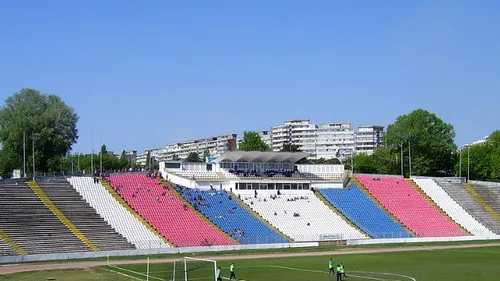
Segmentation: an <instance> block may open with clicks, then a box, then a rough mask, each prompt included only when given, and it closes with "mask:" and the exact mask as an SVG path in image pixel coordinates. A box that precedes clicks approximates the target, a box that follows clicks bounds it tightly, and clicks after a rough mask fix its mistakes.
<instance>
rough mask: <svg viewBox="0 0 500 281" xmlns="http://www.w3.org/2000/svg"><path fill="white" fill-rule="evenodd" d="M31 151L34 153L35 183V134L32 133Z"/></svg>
mask: <svg viewBox="0 0 500 281" xmlns="http://www.w3.org/2000/svg"><path fill="white" fill-rule="evenodd" d="M31 149H32V153H33V181H35V174H36V172H35V132H32V133H31Z"/></svg>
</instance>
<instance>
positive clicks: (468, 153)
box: [467, 145, 470, 182]
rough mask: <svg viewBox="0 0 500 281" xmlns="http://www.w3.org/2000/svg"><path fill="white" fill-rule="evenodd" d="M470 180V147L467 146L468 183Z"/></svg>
mask: <svg viewBox="0 0 500 281" xmlns="http://www.w3.org/2000/svg"><path fill="white" fill-rule="evenodd" d="M469 180H470V145H469V146H467V182H469Z"/></svg>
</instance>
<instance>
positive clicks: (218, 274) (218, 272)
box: [215, 266, 222, 281]
mask: <svg viewBox="0 0 500 281" xmlns="http://www.w3.org/2000/svg"><path fill="white" fill-rule="evenodd" d="M215 276H216V277H217V281H222V277H221V276H220V266H219V268H217V271H216V272H215Z"/></svg>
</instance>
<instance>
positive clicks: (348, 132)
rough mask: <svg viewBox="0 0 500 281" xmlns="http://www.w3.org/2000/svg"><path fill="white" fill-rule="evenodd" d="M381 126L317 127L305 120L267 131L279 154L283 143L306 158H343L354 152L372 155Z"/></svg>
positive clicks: (378, 140) (378, 141) (293, 121)
mask: <svg viewBox="0 0 500 281" xmlns="http://www.w3.org/2000/svg"><path fill="white" fill-rule="evenodd" d="M383 136H384V127H383V126H360V127H359V129H358V131H355V130H354V128H353V127H352V125H351V123H349V122H341V123H325V124H322V125H320V126H317V125H315V124H313V123H311V122H310V120H307V119H299V120H290V121H286V122H285V123H284V124H283V125H279V126H273V127H272V128H271V143H272V145H271V148H272V150H273V151H280V150H281V149H282V148H283V145H285V144H289V143H290V144H296V145H299V146H300V150H301V151H302V152H305V153H308V154H309V158H310V159H319V158H325V159H331V158H344V157H346V156H349V155H351V154H352V153H353V152H354V153H367V154H370V155H371V154H373V152H374V151H375V149H376V148H377V147H378V146H380V145H381V144H382V138H383Z"/></svg>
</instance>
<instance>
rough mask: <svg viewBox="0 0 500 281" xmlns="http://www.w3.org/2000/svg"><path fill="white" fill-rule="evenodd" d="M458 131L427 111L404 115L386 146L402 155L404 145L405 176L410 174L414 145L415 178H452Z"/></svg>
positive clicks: (389, 130) (392, 127) (390, 131)
mask: <svg viewBox="0 0 500 281" xmlns="http://www.w3.org/2000/svg"><path fill="white" fill-rule="evenodd" d="M454 138H455V131H454V129H453V126H452V125H451V124H448V123H445V122H444V121H443V120H441V119H440V118H439V117H438V116H436V115H435V114H434V113H431V112H428V111H426V110H423V109H417V110H415V111H412V112H411V113H409V114H408V115H401V116H399V117H398V118H397V120H396V122H395V123H393V124H391V125H389V127H388V128H387V134H386V135H385V139H384V141H385V143H386V145H387V147H388V148H389V149H390V151H391V153H393V154H395V153H398V152H399V151H400V149H401V144H402V145H403V155H404V160H405V163H406V164H405V167H406V169H405V175H408V174H409V171H408V169H407V167H408V151H409V149H408V148H409V146H410V145H411V156H412V174H414V175H421V176H442V175H452V174H453V171H454V164H455V159H456V151H457V147H456V145H455V143H454Z"/></svg>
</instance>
